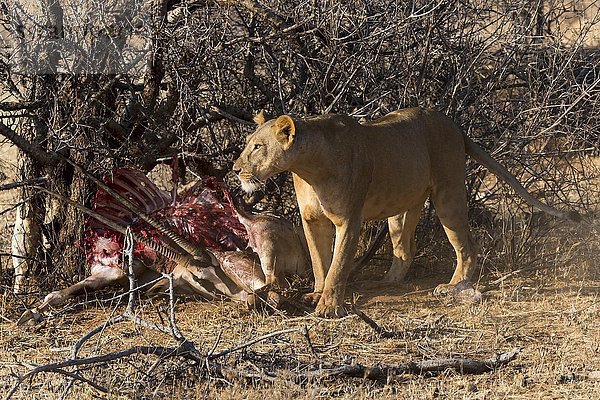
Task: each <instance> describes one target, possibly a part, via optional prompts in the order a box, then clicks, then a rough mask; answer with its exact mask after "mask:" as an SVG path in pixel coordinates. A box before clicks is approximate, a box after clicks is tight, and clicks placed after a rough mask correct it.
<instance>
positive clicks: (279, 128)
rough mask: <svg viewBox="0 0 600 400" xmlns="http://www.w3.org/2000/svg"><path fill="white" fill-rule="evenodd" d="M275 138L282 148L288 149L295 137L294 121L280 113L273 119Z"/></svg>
mask: <svg viewBox="0 0 600 400" xmlns="http://www.w3.org/2000/svg"><path fill="white" fill-rule="evenodd" d="M275 138H276V139H277V141H278V142H279V143H281V146H282V147H283V149H284V150H287V149H289V148H290V147H291V146H292V144H293V143H294V139H295V138H296V127H295V126H294V121H292V118H290V117H289V116H287V115H282V116H281V117H279V118H277V120H276V121H275Z"/></svg>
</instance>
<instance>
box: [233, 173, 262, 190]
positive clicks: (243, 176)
mask: <svg viewBox="0 0 600 400" xmlns="http://www.w3.org/2000/svg"><path fill="white" fill-rule="evenodd" d="M238 178H239V180H240V183H241V184H242V190H243V191H244V192H246V193H252V192H255V191H256V190H258V189H260V187H261V186H262V182H261V181H260V180H259V179H258V178H257V177H256V176H254V175H252V174H248V173H244V172H242V173H240V174H239V175H238Z"/></svg>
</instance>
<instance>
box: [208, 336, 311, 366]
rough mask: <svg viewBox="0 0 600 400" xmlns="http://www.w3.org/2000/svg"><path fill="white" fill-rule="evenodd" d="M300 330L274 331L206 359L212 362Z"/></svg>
mask: <svg viewBox="0 0 600 400" xmlns="http://www.w3.org/2000/svg"><path fill="white" fill-rule="evenodd" d="M301 330H302V328H290V329H283V330H280V331H276V332H271V333H268V334H266V335H263V336H260V337H257V338H255V339H252V340H250V341H248V342H246V343H243V344H240V345H239V346H235V347H232V348H231V349H228V350H223V351H221V352H219V353H216V354H212V355H209V356H208V357H207V358H208V360H214V359H217V358H219V357H223V356H225V355H227V354H230V353H233V352H235V351H239V350H242V349H245V348H246V347H250V346H252V345H253V344H256V343H258V342H262V341H263V340H267V339H270V338H272V337H276V336H280V335H283V334H286V333H292V332H300V331H301Z"/></svg>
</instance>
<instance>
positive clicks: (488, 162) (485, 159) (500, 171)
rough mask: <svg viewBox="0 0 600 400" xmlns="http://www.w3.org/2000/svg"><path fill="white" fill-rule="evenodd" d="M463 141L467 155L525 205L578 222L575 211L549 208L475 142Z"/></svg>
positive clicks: (579, 219)
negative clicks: (519, 197)
mask: <svg viewBox="0 0 600 400" xmlns="http://www.w3.org/2000/svg"><path fill="white" fill-rule="evenodd" d="M464 139H465V150H466V152H467V154H468V155H470V156H471V157H473V158H474V159H475V160H477V161H478V162H479V163H480V164H482V165H484V166H486V167H487V168H488V169H489V170H490V171H492V172H493V173H494V175H496V176H497V177H498V178H500V179H502V180H503V181H504V182H506V183H508V184H509V185H510V186H511V187H512V188H513V189H514V190H515V192H517V194H518V195H519V196H521V197H522V198H523V200H525V201H526V202H527V203H529V204H530V205H532V206H533V207H536V208H538V209H540V210H542V211H544V212H546V213H548V214H550V215H554V216H555V217H558V218H562V219H569V220H571V221H575V222H580V221H581V215H579V213H578V212H576V211H560V210H557V209H556V208H554V207H551V206H549V205H547V204H544V203H542V202H541V201H539V200H538V199H536V198H535V197H533V196H532V195H531V193H529V192H528V191H527V189H525V188H524V187H523V185H521V183H520V182H519V181H518V180H517V178H515V176H514V175H513V174H511V173H510V172H509V171H508V170H507V169H506V168H505V167H504V166H503V165H501V164H500V163H499V162H498V161H496V160H494V159H493V158H492V156H491V155H489V154H488V153H487V152H485V151H484V150H483V149H482V148H481V147H479V146H478V145H477V144H475V142H473V141H472V140H471V139H469V138H468V137H466V136H464Z"/></svg>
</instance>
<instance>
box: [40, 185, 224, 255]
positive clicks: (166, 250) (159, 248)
mask: <svg viewBox="0 0 600 400" xmlns="http://www.w3.org/2000/svg"><path fill="white" fill-rule="evenodd" d="M33 187H34V188H36V189H38V190H41V191H42V192H44V193H48V194H49V195H51V196H54V197H56V198H57V199H59V200H61V201H64V202H65V203H67V204H69V205H70V206H73V207H75V208H77V209H78V210H79V211H82V212H83V213H85V214H87V215H89V216H90V217H92V218H95V219H97V220H98V221H100V222H102V223H103V224H104V225H106V226H108V227H109V228H111V229H113V230H115V231H117V232H119V233H121V234H125V230H126V229H125V228H123V227H122V226H120V225H118V224H115V223H114V222H112V221H111V220H109V219H108V218H106V217H104V216H102V215H101V214H99V213H97V212H95V211H92V210H90V209H88V208H87V207H85V206H82V205H81V204H79V203H76V202H74V201H73V200H71V199H69V198H68V197H65V196H63V195H61V194H58V193H56V192H53V191H52V190H48V189H46V188H44V187H42V186H35V185H34V186H33ZM132 235H133V238H134V239H135V240H137V241H138V242H140V243H143V244H144V245H145V246H148V247H150V248H151V249H152V250H154V251H156V252H157V253H159V254H160V255H162V256H164V257H166V258H168V259H170V260H173V261H175V262H176V263H177V264H183V265H188V264H189V263H191V262H192V261H193V258H192V257H191V256H190V255H183V254H181V253H179V252H178V251H176V250H174V249H172V248H170V247H168V246H165V245H163V244H160V243H156V242H153V241H152V240H149V239H147V238H145V237H144V236H142V235H140V234H139V233H135V232H132ZM210 264H212V261H211V262H210Z"/></svg>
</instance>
